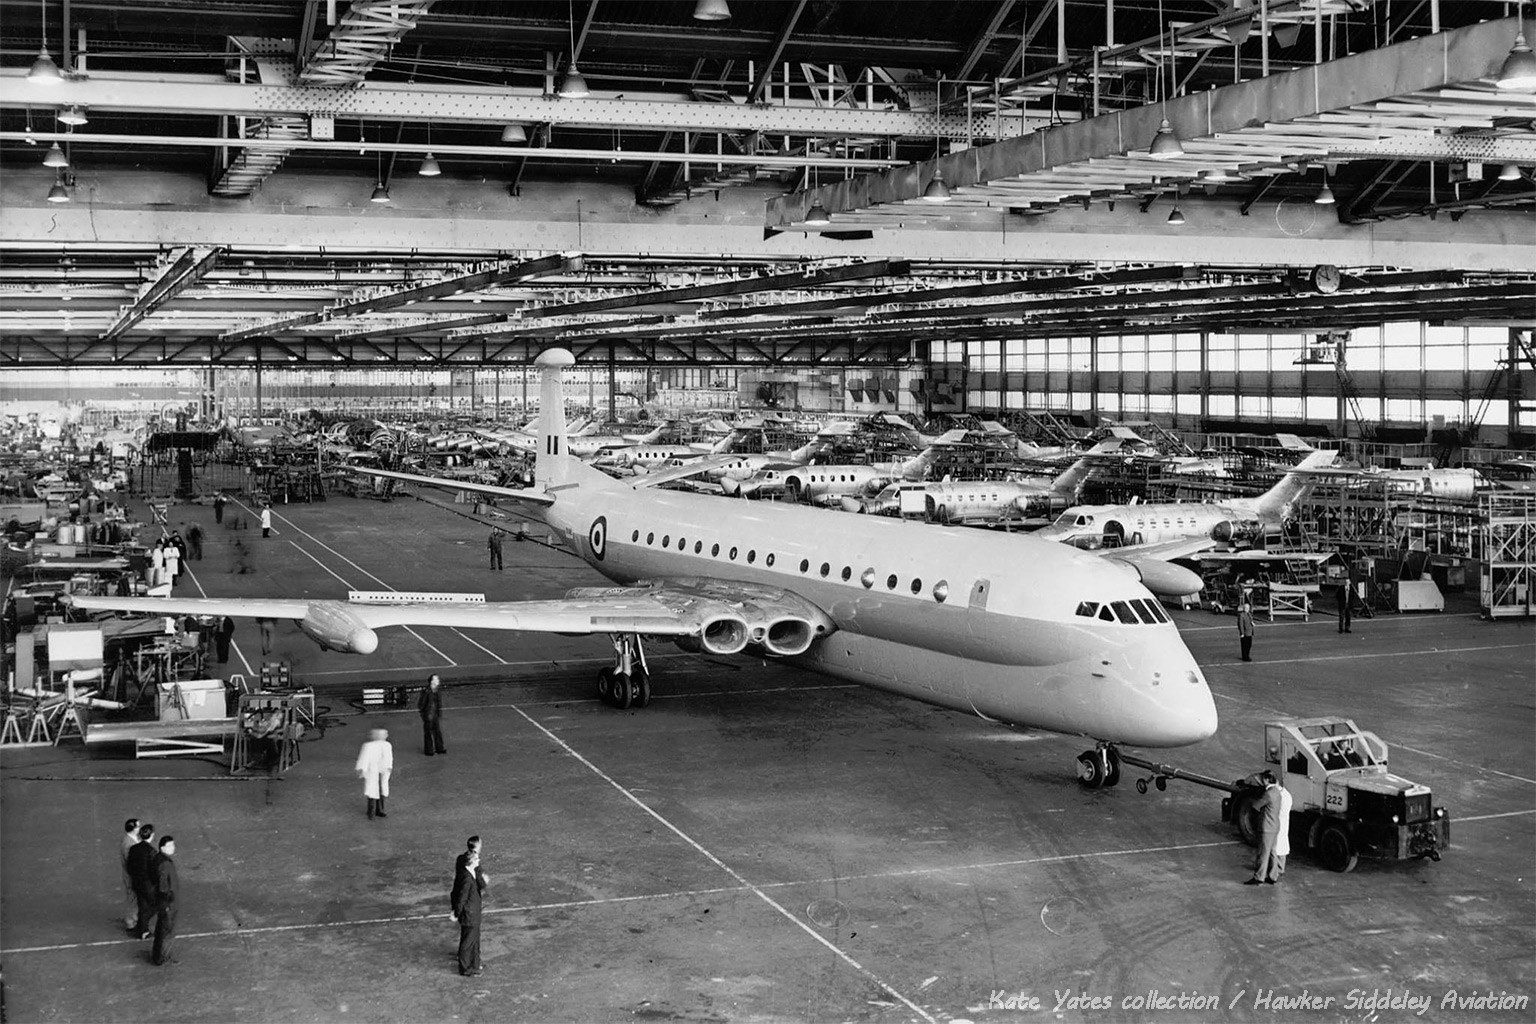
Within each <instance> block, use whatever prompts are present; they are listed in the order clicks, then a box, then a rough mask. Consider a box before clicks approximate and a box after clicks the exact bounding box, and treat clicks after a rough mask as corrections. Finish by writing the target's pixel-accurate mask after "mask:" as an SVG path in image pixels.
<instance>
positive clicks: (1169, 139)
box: [1147, 0, 1184, 160]
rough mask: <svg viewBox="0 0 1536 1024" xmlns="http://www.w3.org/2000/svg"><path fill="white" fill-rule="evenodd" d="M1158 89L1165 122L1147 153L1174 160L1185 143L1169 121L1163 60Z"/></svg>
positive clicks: (1170, 38)
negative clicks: (1175, 132)
mask: <svg viewBox="0 0 1536 1024" xmlns="http://www.w3.org/2000/svg"><path fill="white" fill-rule="evenodd" d="M1157 22H1158V24H1159V25H1162V24H1163V4H1162V0H1158V4H1157ZM1173 48H1174V35H1173V29H1172V28H1169V29H1168V56H1169V59H1170V60H1172V58H1173V52H1174V49H1173ZM1157 91H1158V92H1159V93H1160V94H1161V96H1162V102H1163V123H1162V124H1160V125H1158V126H1157V134H1156V135H1153V136H1152V145H1151V146H1150V147H1148V149H1147V155H1148V156H1150V157H1151V158H1152V159H1153V160H1173V159H1176V158H1178V157H1181V156H1183V155H1184V144H1183V143H1181V142H1180V141H1179V137H1178V136H1177V135H1176V134H1174V131H1173V125H1171V124H1169V123H1168V87H1167V86H1166V85H1164V84H1163V62H1162V61H1161V60H1159V61H1158V62H1157Z"/></svg>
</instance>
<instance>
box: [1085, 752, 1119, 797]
mask: <svg viewBox="0 0 1536 1024" xmlns="http://www.w3.org/2000/svg"><path fill="white" fill-rule="evenodd" d="M1077 781H1078V782H1081V783H1082V784H1083V788H1085V789H1103V788H1104V787H1106V786H1114V785H1118V784H1119V782H1120V752H1119V751H1117V750H1116V749H1115V748H1114V745H1113V744H1109V743H1100V744H1099V745H1098V746H1097V747H1095V748H1094V749H1093V750H1085V751H1083V752H1082V753H1081V754H1079V755H1077Z"/></svg>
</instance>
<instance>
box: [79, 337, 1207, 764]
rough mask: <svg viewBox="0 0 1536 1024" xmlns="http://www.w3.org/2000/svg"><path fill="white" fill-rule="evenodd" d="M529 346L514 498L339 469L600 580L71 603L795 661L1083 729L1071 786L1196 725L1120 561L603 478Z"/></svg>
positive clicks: (1196, 697)
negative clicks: (355, 596)
mask: <svg viewBox="0 0 1536 1024" xmlns="http://www.w3.org/2000/svg"><path fill="white" fill-rule="evenodd" d="M574 362H575V357H574V356H572V355H571V354H570V352H568V351H566V350H564V349H550V350H548V351H545V352H543V353H542V354H541V355H540V356H539V357H538V360H537V363H538V365H540V366H541V367H542V368H543V370H544V374H543V381H542V385H541V392H542V394H541V406H540V408H541V410H542V423H541V441H540V448H539V452H538V457H537V461H536V463H535V467H534V486H533V487H531V488H528V489H526V490H523V489H514V488H504V487H494V486H490V485H483V484H469V483H464V482H459V481H446V480H438V479H435V478H431V477H421V476H416V475H414V474H407V473H393V472H387V471H381V470H359V472H368V473H372V474H374V475H378V476H386V477H393V478H395V479H399V480H405V481H409V482H411V483H415V484H418V485H431V486H435V487H443V488H446V489H450V490H459V491H475V492H479V493H484V494H491V495H496V496H498V497H501V498H506V499H510V500H514V501H518V502H522V503H524V504H526V505H529V506H533V507H535V508H536V509H537V510H538V511H539V513H540V514H541V515H542V516H543V518H544V520H545V521H546V522H547V523H548V524H549V525H550V527H551V528H552V529H553V530H554V531H555V532H556V533H557V534H558V536H560V537H561V538H563V539H564V541H565V542H566V543H567V544H568V545H569V546H570V548H571V549H572V550H573V551H574V552H575V553H576V554H577V555H579V556H580V557H581V558H582V559H583V560H584V561H586V562H587V563H588V564H589V565H591V566H592V567H593V568H594V569H596V570H597V571H598V572H600V573H602V574H603V575H605V576H607V577H608V578H609V579H611V580H613V581H615V583H617V584H618V585H617V586H613V587H583V588H578V589H576V590H572V591H570V592H569V593H568V594H567V595H566V596H565V597H564V598H561V599H557V600H541V601H483V600H480V601H476V600H462V599H452V598H450V597H448V596H446V595H445V596H443V597H441V598H438V599H430V596H429V598H428V599H421V600H404V601H402V600H379V599H378V598H377V597H374V598H372V599H368V600H360V601H344V600H305V599H294V598H274V599H214V598H206V599H183V598H123V597H78V598H75V599H74V600H75V603H76V604H77V605H79V606H80V607H84V608H104V609H124V610H132V611H141V612H151V613H154V614H178V615H179V614H194V615H208V614H212V615H226V614H227V615H244V616H255V617H270V618H287V619H293V620H296V621H297V623H298V625H299V627H300V628H301V629H302V630H303V631H304V632H305V633H307V634H308V635H309V636H310V637H311V638H313V639H314V640H316V641H318V642H319V643H320V644H321V645H322V646H324V647H327V648H330V649H333V650H339V651H349V652H354V653H359V654H369V653H371V652H373V651H374V650H375V649H376V648H377V647H378V642H379V639H378V636H377V634H376V632H375V631H376V630H378V629H381V628H385V627H388V626H404V625H437V626H448V627H458V628H482V629H511V630H533V631H542V632H558V633H568V634H569V633H588V634H604V635H608V636H610V637H611V638H612V640H613V644H614V650H615V658H614V663H613V665H612V666H611V667H608V668H605V669H603V671H602V672H601V673H600V674H599V678H598V683H597V687H598V693H599V695H600V696H601V697H602V698H603V699H604V700H606V701H608V702H609V703H611V704H615V705H617V706H619V707H625V708H628V707H634V706H644V705H645V704H646V703H648V702H649V700H650V696H651V675H650V672H649V670H648V669H647V666H646V658H645V649H644V647H643V646H642V644H641V638H642V637H647V636H649V637H659V638H664V639H669V640H672V641H675V642H676V643H678V644H679V645H681V646H683V647H684V648H685V649H690V650H697V651H707V652H709V653H711V654H716V655H730V654H737V653H742V652H745V653H748V654H751V655H758V656H771V657H776V658H781V659H783V660H785V661H787V662H789V663H791V664H795V665H800V666H803V667H805V668H807V669H810V670H812V671H815V672H820V673H824V674H826V675H830V676H833V677H836V678H839V679H844V680H850V681H853V682H857V683H862V684H864V685H867V686H871V687H874V688H877V689H880V690H886V691H890V692H893V693H898V694H902V695H904V696H908V697H912V698H915V699H917V700H921V701H925V702H928V703H930V704H935V705H939V706H941V707H945V708H950V709H953V710H956V711H961V712H965V713H970V714H976V715H980V716H982V717H984V718H988V719H992V720H996V721H999V722H1003V723H1007V724H1010V725H1014V726H1019V727H1024V728H1032V729H1045V730H1051V731H1055V732H1061V733H1067V734H1072V735H1078V736H1083V737H1087V738H1088V739H1089V740H1090V741H1092V743H1093V746H1092V747H1091V748H1090V749H1088V750H1085V751H1084V752H1083V753H1082V754H1081V755H1080V756H1079V757H1078V774H1079V777H1080V779H1081V780H1082V781H1083V782H1084V784H1085V785H1088V786H1090V787H1098V786H1103V785H1113V784H1114V783H1115V782H1116V781H1118V779H1119V775H1120V770H1119V758H1118V757H1117V756H1116V754H1115V748H1116V746H1117V745H1119V744H1125V745H1133V746H1148V747H1174V746H1182V745H1185V744H1190V743H1196V742H1199V741H1200V740H1203V739H1205V738H1207V737H1209V736H1210V735H1212V734H1213V733H1214V732H1215V730H1216V707H1215V703H1214V701H1213V699H1212V696H1211V692H1210V689H1209V688H1208V687H1207V685H1206V681H1205V677H1204V676H1203V674H1202V673H1201V671H1200V667H1199V665H1197V664H1196V662H1195V660H1194V658H1193V656H1192V655H1191V654H1190V652H1189V650H1188V648H1187V647H1186V646H1185V644H1184V641H1183V639H1182V638H1181V637H1180V635H1179V632H1178V630H1177V628H1176V627H1175V626H1174V625H1173V622H1172V621H1171V619H1170V618H1169V617H1168V615H1167V613H1166V612H1165V611H1164V610H1163V609H1162V607H1161V605H1159V604H1158V602H1157V600H1156V599H1155V598H1153V597H1152V595H1151V594H1150V593H1149V592H1148V591H1147V590H1146V588H1144V587H1143V586H1142V585H1141V584H1140V583H1139V582H1138V581H1137V580H1136V579H1135V578H1134V576H1132V575H1130V574H1128V573H1127V572H1126V571H1124V570H1123V569H1121V568H1120V567H1117V566H1114V565H1112V564H1109V563H1106V562H1104V561H1103V560H1101V559H1098V558H1095V557H1094V556H1092V555H1088V554H1084V553H1083V552H1080V551H1077V550H1075V549H1073V548H1072V547H1070V546H1068V545H1063V544H1055V543H1051V542H1048V541H1040V540H1035V539H1033V538H1031V537H1028V536H1017V535H1008V534H997V533H992V532H988V531H981V530H970V529H963V528H951V527H941V526H932V525H925V524H918V523H908V522H903V521H901V520H897V519H886V518H883V517H872V516H847V515H839V514H835V513H828V512H826V511H822V510H818V509H814V508H808V507H805V506H802V505H795V504H789V503H756V502H754V503H747V502H731V501H725V500H723V499H721V498H719V497H712V496H708V495H702V494H696V493H690V492H686V491H673V490H665V489H658V488H647V487H636V486H633V485H632V484H631V483H629V482H627V481H623V480H616V479H614V478H612V477H609V476H607V475H606V474H604V473H601V472H599V471H598V470H595V469H592V468H591V467H589V466H586V465H584V464H583V463H582V462H580V461H579V460H578V459H576V458H574V457H573V456H572V455H571V454H570V452H569V451H568V448H567V443H566V436H565V429H564V422H565V421H564V410H563V404H564V403H563V401H562V397H561V372H562V368H563V367H565V366H569V365H572V364H573V363H574Z"/></svg>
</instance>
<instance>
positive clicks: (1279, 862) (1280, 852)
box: [1272, 786, 1295, 882]
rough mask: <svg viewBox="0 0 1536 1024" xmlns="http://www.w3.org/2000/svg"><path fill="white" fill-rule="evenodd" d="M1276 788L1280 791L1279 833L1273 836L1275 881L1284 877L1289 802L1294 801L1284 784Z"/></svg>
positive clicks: (1288, 838)
mask: <svg viewBox="0 0 1536 1024" xmlns="http://www.w3.org/2000/svg"><path fill="white" fill-rule="evenodd" d="M1277 788H1278V789H1279V791H1280V834H1279V835H1277V836H1276V837H1275V857H1274V861H1275V877H1274V878H1273V879H1272V881H1275V882H1278V881H1280V879H1282V878H1284V877H1285V858H1286V857H1288V856H1290V853H1291V804H1293V803H1294V802H1295V798H1294V797H1292V796H1291V791H1290V790H1288V789H1286V788H1285V787H1284V786H1279V787H1277Z"/></svg>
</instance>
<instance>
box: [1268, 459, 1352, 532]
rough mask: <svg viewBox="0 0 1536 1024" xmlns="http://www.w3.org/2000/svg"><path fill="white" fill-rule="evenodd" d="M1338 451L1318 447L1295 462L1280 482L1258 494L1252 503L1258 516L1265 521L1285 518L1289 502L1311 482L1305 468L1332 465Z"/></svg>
mask: <svg viewBox="0 0 1536 1024" xmlns="http://www.w3.org/2000/svg"><path fill="white" fill-rule="evenodd" d="M1338 456H1339V453H1338V452H1336V451H1333V450H1332V449H1319V450H1317V451H1314V452H1312V453H1311V454H1309V455H1308V456H1307V457H1306V458H1304V459H1302V460H1301V461H1300V462H1298V463H1297V464H1296V468H1295V469H1293V470H1291V471H1290V472H1289V473H1287V474H1285V476H1283V477H1281V478H1280V482H1279V483H1277V484H1275V486H1273V487H1271V488H1270V489H1269V490H1267V491H1265V492H1264V493H1263V494H1262V495H1260V496H1259V500H1258V501H1257V502H1255V503H1254V510H1255V511H1256V512H1257V513H1258V517H1259V518H1260V519H1262V520H1266V521H1274V520H1279V519H1283V518H1285V510H1286V508H1287V506H1289V505H1290V504H1291V502H1293V501H1295V500H1296V499H1297V498H1299V497H1301V492H1302V491H1304V490H1306V489H1307V487H1308V486H1309V485H1310V484H1311V482H1312V481H1311V480H1310V479H1309V478H1308V476H1307V473H1306V470H1309V469H1321V468H1322V467H1323V466H1328V465H1332V463H1333V460H1334V459H1336V458H1338Z"/></svg>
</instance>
